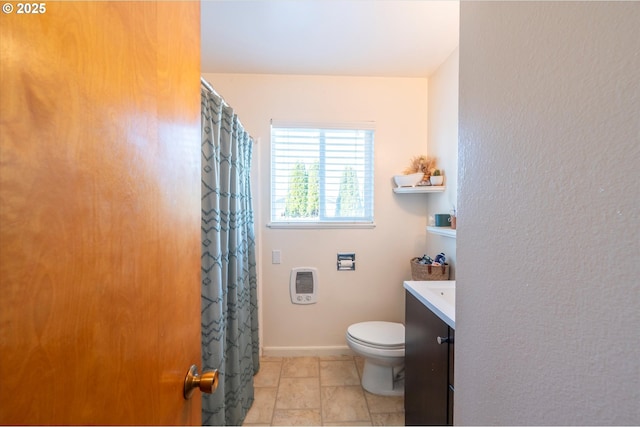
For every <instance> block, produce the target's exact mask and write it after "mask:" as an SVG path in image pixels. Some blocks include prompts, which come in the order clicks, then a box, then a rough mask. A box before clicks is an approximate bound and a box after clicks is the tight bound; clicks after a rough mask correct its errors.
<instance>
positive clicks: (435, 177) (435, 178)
mask: <svg viewBox="0 0 640 427" xmlns="http://www.w3.org/2000/svg"><path fill="white" fill-rule="evenodd" d="M429 182H431V185H442V183H443V182H444V177H443V176H442V172H440V169H436V170H434V171H433V173H432V174H431V176H430V177H429Z"/></svg>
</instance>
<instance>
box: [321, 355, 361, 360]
mask: <svg viewBox="0 0 640 427" xmlns="http://www.w3.org/2000/svg"><path fill="white" fill-rule="evenodd" d="M319 359H320V360H321V361H322V360H353V356H349V355H346V354H343V355H335V356H320V357H319Z"/></svg>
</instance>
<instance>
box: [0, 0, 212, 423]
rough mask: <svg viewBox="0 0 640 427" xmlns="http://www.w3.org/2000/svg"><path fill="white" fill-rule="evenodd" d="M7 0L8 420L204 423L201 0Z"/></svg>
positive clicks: (1, 374)
mask: <svg viewBox="0 0 640 427" xmlns="http://www.w3.org/2000/svg"><path fill="white" fill-rule="evenodd" d="M11 4H12V5H13V7H14V10H13V11H12V12H11V13H7V10H4V12H5V13H2V14H0V43H1V46H0V49H1V50H0V52H1V58H0V66H1V72H0V85H1V86H0V103H1V104H0V107H1V109H0V114H1V117H0V132H1V151H0V162H1V163H0V227H1V228H0V231H1V234H0V239H1V240H0V248H1V251H0V280H1V282H0V395H1V398H0V424H85V425H91V424H93V425H95V424H153V425H162V424H170V425H177V424H200V420H201V415H200V410H201V403H200V396H199V394H195V395H194V398H192V399H191V400H189V401H185V400H184V399H183V397H182V385H183V381H184V377H185V374H186V372H187V370H188V368H189V366H190V365H191V364H198V365H200V142H199V141H200V95H199V93H200V90H199V86H200V83H199V74H200V70H199V69H200V53H199V52H200V24H199V20H200V9H199V3H198V2H182V1H180V2H165V1H159V2H146V1H141V2H119V1H118V2H107V1H95V2H86V1H82V2H57V1H55V2H54V1H49V2H44V3H39V4H41V5H44V8H42V7H40V6H38V7H37V8H36V7H35V6H34V7H30V8H29V11H30V12H31V13H18V12H19V11H18V9H17V7H18V4H17V3H15V2H11ZM5 7H7V6H5ZM34 11H37V12H39V13H34ZM22 12H26V10H25V9H23V10H22Z"/></svg>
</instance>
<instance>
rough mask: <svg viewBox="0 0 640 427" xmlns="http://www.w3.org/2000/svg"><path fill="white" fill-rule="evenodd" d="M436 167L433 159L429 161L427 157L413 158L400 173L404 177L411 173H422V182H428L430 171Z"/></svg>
mask: <svg viewBox="0 0 640 427" xmlns="http://www.w3.org/2000/svg"><path fill="white" fill-rule="evenodd" d="M435 167H436V161H435V159H430V158H429V157H427V156H424V155H422V156H415V157H413V158H412V159H411V162H410V163H409V166H408V167H407V168H406V169H405V170H404V171H402V173H403V174H405V175H410V174H412V173H418V172H422V173H423V174H424V180H425V181H426V180H428V179H429V177H430V176H431V171H433V170H434V169H435Z"/></svg>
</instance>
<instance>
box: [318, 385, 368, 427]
mask: <svg viewBox="0 0 640 427" xmlns="http://www.w3.org/2000/svg"><path fill="white" fill-rule="evenodd" d="M321 395H322V419H323V421H325V422H342V421H345V422H349V421H369V422H370V420H371V419H370V417H369V411H368V410H367V402H366V400H365V397H364V393H363V391H362V388H361V387H360V386H340V387H322V388H321Z"/></svg>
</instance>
